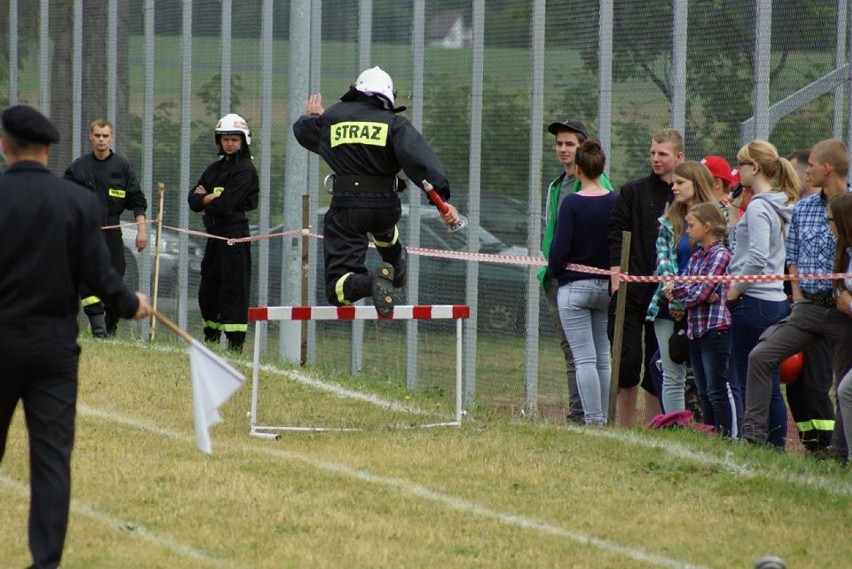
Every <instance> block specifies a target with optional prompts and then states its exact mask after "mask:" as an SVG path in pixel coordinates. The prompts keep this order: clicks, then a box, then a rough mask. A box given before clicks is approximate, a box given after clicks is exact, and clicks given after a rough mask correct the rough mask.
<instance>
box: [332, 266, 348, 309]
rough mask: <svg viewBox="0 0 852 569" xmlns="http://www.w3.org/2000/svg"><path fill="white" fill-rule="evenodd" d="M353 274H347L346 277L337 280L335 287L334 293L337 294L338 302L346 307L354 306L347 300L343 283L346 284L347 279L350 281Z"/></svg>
mask: <svg viewBox="0 0 852 569" xmlns="http://www.w3.org/2000/svg"><path fill="white" fill-rule="evenodd" d="M351 274H352V273H346V274H345V275H343V276H342V277H340V278H339V279H337V283H336V284H335V285H334V292H335V293H336V294H337V302H339V303H340V304H342V305H344V306H345V305H347V304H352V303H351V302H350V301H348V300H346V295H345V294H343V283H345V282H346V279H348V278H349V276H350V275H351Z"/></svg>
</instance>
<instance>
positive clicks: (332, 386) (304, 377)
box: [99, 340, 450, 417]
mask: <svg viewBox="0 0 852 569" xmlns="http://www.w3.org/2000/svg"><path fill="white" fill-rule="evenodd" d="M99 342H100V343H104V340H100V341H99ZM106 342H112V343H114V344H117V345H121V346H130V347H143V348H146V349H149V350H155V351H158V352H165V353H170V354H178V353H188V351H187V350H186V349H184V348H179V347H176V346H164V345H162V344H155V345H153V346H152V345H149V344H145V343H142V342H126V341H123V340H107V341H106ZM229 362H230V363H231V364H237V365H242V366H245V367H248V368H249V373H248V376H249V377H248V378H247V380H248V381H250V380H251V361H250V360H249V361H245V360H243V359H242V358H237V359H230V360H229ZM260 370H261V371H263V372H265V373H270V374H273V375H281V376H284V377H289V378H290V379H292V380H293V381H295V382H296V383H301V384H302V385H306V386H308V387H312V388H314V389H318V390H320V391H325V392H326V393H331V394H332V395H336V396H337V397H340V398H342V399H355V400H357V401H363V402H364V403H369V404H371V405H375V406H377V407H381V408H382V409H388V410H390V411H399V412H403V413H411V414H412V415H424V414H425V415H432V416H434V415H442V414H440V413H434V412H430V411H425V410H423V409H421V408H419V407H417V406H414V405H407V404H405V403H400V402H398V401H393V400H391V399H384V398H382V397H379V396H377V395H373V394H372V393H364V392H362V391H356V390H354V389H348V388H346V387H343V386H342V385H338V384H336V383H331V382H328V381H325V380H322V379H319V378H316V377H311V376H310V375H308V374H306V373H304V372H302V371H299V370H289V369H281V368H278V367H276V366H274V365H271V364H262V365H261V366H260ZM443 415H446V414H443ZM443 415H442V416H443ZM446 416H448V417H449V416H450V415H446Z"/></svg>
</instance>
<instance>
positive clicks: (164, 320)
mask: <svg viewBox="0 0 852 569" xmlns="http://www.w3.org/2000/svg"><path fill="white" fill-rule="evenodd" d="M151 314H152V315H153V316H154V318H156V319H157V320H159V321H160V322H162V323H163V326H165V327H166V328H168V329H169V330H171V331H172V332H174V333H175V334H177V335H178V336H180V337H181V338H183V339H184V340H186V341H187V342H188V343H190V344H192V343H194V342H195V341H196V340H195V338H193V337H192V336H190V335H189V332H187V331H186V330H184V329H183V328H181V327H180V326H178V325H177V324H175V323H174V322H172V321H171V320H169V318H168V317H167V316H166V315H165V314H163V313H162V312H160V311H159V310H157V309H156V308H152V309H151Z"/></svg>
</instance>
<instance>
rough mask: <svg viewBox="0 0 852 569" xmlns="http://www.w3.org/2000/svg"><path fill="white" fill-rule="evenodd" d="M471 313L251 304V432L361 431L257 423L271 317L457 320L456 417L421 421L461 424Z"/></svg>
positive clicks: (264, 435)
mask: <svg viewBox="0 0 852 569" xmlns="http://www.w3.org/2000/svg"><path fill="white" fill-rule="evenodd" d="M469 317H470V307H469V306H467V305H453V304H446V305H444V304H439V305H403V306H396V307H394V311H393V314H392V315H390V316H379V314H378V312H376V309H375V307H373V306H267V307H252V308H249V320H250V321H254V322H255V332H254V356H253V360H252V370H251V371H252V373H251V410H250V411H249V412H248V417H249V421H250V423H251V430H250V431H249V434H250V435H251V436H253V437H257V438H261V439H277V438H278V437H279V436H280V435H279V433H280V432H281V431H308V432H323V431H334V432H344V431H361V430H362V429H357V428H345V427H340V428H335V427H302V426H285V425H258V424H257V408H258V399H259V393H258V390H259V385H260V343H261V342H260V339H261V337H262V334H261V333H260V332H261V330H262V328H261V327H263V328H265V327H266V325H267V322H269V321H270V320H273V321H275V320H450V319H452V320H455V321H456V410H455V420H454V421H447V422H443V423H429V424H425V425H420V427H421V428H429V427H458V426H461V424H462V417H463V415H464V410H463V409H462V395H463V392H462V389H463V388H462V370H463V366H462V354H463V353H464V352H463V328H464V327H463V326H462V320H464V319H466V318H469Z"/></svg>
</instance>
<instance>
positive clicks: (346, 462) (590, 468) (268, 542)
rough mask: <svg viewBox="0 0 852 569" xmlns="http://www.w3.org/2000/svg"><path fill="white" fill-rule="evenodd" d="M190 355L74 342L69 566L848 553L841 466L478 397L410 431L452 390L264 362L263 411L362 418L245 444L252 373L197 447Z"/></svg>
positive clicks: (436, 563)
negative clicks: (517, 411)
mask: <svg viewBox="0 0 852 569" xmlns="http://www.w3.org/2000/svg"><path fill="white" fill-rule="evenodd" d="M188 360H189V358H188V357H187V353H186V351H185V350H184V349H183V347H182V346H181V347H178V346H175V345H172V344H161V345H158V346H155V347H153V348H151V347H146V346H142V345H134V344H131V343H119V342H107V343H93V342H91V341H83V357H82V362H81V373H80V375H81V382H80V402H79V409H80V413H79V416H78V431H77V446H76V451H75V456H74V490H73V502H72V515H71V523H70V529H69V535H68V541H67V546H66V552H65V560H64V563H63V568H64V569H76V568H87V569H88V568H101V567H104V568H106V567H110V568H112V567H123V568H136V567H139V568H143V567H144V568H158V567H190V568H196V567H199V568H205V567H227V568H230V567H261V568H265V567H319V568H325V567H329V568H330V567H416V568H431V567H436V568H437V567H442V568H443V567H488V568H493V567H536V568H538V567H614V568H615V567H617V568H632V567H719V568H733V567H743V568H749V567H752V566H753V564H754V561H755V560H756V559H757V558H759V557H761V556H763V555H767V554H775V555H779V556H781V557H783V558H784V559H785V560H786V561H787V564H788V567H790V568H791V569H792V568H797V569H799V568H805V567H814V568H817V567H819V568H831V567H837V568H840V567H848V563H849V559H850V554H851V553H852V551H850V546H849V542H848V528H849V527H852V479H850V477H849V473H848V472H843V471H841V469H840V468H839V467H837V466H835V465H832V464H828V463H818V462H812V461H809V460H805V459H802V458H799V457H796V456H792V455H783V454H779V453H775V452H772V451H763V450H758V449H753V448H750V447H744V446H741V445H732V444H729V443H725V442H723V441H717V440H714V439H712V438H708V437H706V436H704V435H700V434H698V433H692V432H685V431H681V432H649V431H639V430H636V431H632V430H619V429H612V428H609V429H585V428H579V427H569V426H566V425H564V424H557V423H553V422H548V421H541V420H521V419H517V418H511V417H506V416H503V415H499V414H496V413H493V412H489V411H488V410H483V409H476V408H474V409H472V410H471V413H470V414H469V415H468V417H467V421H466V423H465V424H464V425H463V427H462V428H442V429H417V428H404V427H410V426H412V425H417V424H423V423H426V422H431V421H433V420H434V419H435V418H443V417H445V416H446V414H445V409H444V407H443V406H441V405H437V404H438V403H440V402H441V401H443V398H442V395H440V394H438V393H436V392H435V391H434V390H425V391H422V392H416V393H409V392H407V391H405V390H404V389H402V388H400V387H399V385H398V384H397V383H396V382H393V381H389V380H388V378H387V377H379V378H375V379H373V378H368V377H361V378H351V377H345V376H335V377H334V378H333V380H332V379H329V378H324V377H323V376H321V375H320V374H318V373H317V372H316V370H313V371H312V370H303V371H302V373H297V372H294V370H287V369H281V370H274V369H271V368H269V369H268V370H267V371H266V372H264V374H263V376H262V388H263V389H262V396H261V401H262V405H263V409H264V413H265V414H266V416H267V419H270V420H272V421H279V422H281V423H282V424H327V425H336V426H347V427H359V428H361V429H363V430H362V431H360V432H345V433H343V432H340V433H333V432H332V433H299V434H295V433H292V434H285V435H284V436H283V437H282V438H281V439H280V440H278V441H262V440H257V439H252V438H250V437H249V436H248V434H247V433H248V422H247V420H246V417H245V413H246V411H247V409H248V406H249V395H250V388H249V386H248V385H246V386H244V387H243V388H242V389H241V390H240V391H238V392H237V393H236V394H235V395H234V397H233V398H232V399H231V400H230V401H229V402H228V403H226V404H225V405H224V406H223V408H222V414H223V417H224V418H225V423H224V424H222V425H219V426H218V427H216V428H214V429H213V433H212V434H213V449H214V454H213V455H212V456H206V455H204V454H202V453H200V452H199V451H198V450H197V449H196V448H195V446H194V442H193V436H192V417H191V403H190V387H189V380H188V373H189V372H188ZM236 365H237V366H238V367H239V368H241V369H242V370H243V371H245V372H246V374H247V375H249V373H248V372H249V369H248V367H249V361H248V360H247V359H246V358H241V359H239V360H237V361H236ZM303 374H307V375H309V376H311V377H313V383H309V382H307V380H306V379H305V377H304V375H303ZM300 377H301V378H302V380H299V379H298V378H300ZM318 387H322V389H320V388H318ZM356 393H357V394H360V395H361V397H360V398H355V397H354V396H353V394H356ZM365 396H369V397H365ZM391 404H395V405H394V406H391ZM26 448H27V445H26V435H25V432H24V430H23V422H22V419H21V414H20V413H18V414H17V415H16V417H15V419H14V420H13V426H12V430H11V432H10V438H9V442H8V447H7V451H6V457H5V459H4V462H3V465H2V467H0V501H2V503H3V515H2V517H0V552H2V553H0V558H2V559H0V566H2V567H22V566H24V565H26V564H27V563H28V559H29V558H28V553H27V546H26V530H25V527H26V514H27V503H28V502H27V479H28V478H27V467H26ZM843 528H846V529H845V530H844V529H843Z"/></svg>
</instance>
